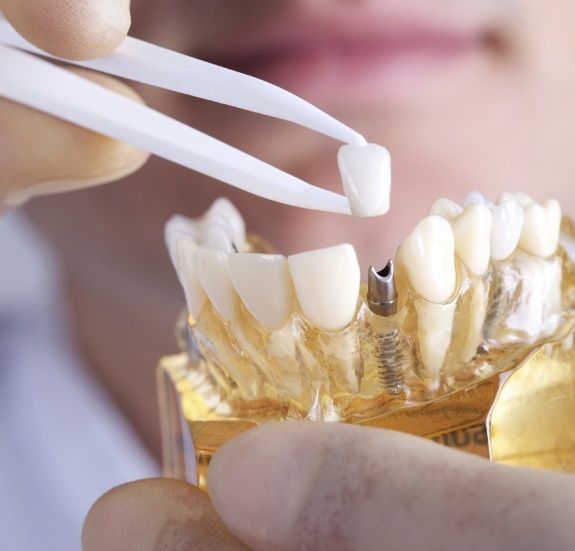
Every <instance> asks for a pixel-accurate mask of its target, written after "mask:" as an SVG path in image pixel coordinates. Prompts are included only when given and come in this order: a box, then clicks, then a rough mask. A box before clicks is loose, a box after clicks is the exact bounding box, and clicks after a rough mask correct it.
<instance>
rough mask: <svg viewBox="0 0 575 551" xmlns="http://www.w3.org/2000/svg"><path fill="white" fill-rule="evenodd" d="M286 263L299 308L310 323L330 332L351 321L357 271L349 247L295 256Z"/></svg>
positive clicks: (357, 288)
mask: <svg viewBox="0 0 575 551" xmlns="http://www.w3.org/2000/svg"><path fill="white" fill-rule="evenodd" d="M288 264H289V269H290V272H291V276H292V280H293V283H294V287H295V292H296V295H297V298H298V301H299V304H300V307H301V309H302V311H303V313H304V315H305V316H306V318H307V319H308V320H309V321H311V322H312V323H314V324H315V325H317V326H319V327H321V328H323V329H326V330H330V331H337V330H339V329H342V328H343V327H345V326H346V325H348V324H349V323H350V322H351V321H352V319H353V318H354V317H355V311H356V307H357V299H358V296H359V286H360V269H359V264H358V261H357V256H356V254H355V250H354V248H353V247H352V246H351V245H348V244H343V245H338V246H335V247H329V248H327V249H319V250H316V251H309V252H305V253H299V254H295V255H293V256H290V257H289V258H288Z"/></svg>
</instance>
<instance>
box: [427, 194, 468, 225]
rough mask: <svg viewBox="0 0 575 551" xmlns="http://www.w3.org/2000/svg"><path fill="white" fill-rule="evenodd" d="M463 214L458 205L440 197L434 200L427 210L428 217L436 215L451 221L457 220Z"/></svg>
mask: <svg viewBox="0 0 575 551" xmlns="http://www.w3.org/2000/svg"><path fill="white" fill-rule="evenodd" d="M462 212H463V208H462V207H461V206H460V205H458V204H457V203H456V202H455V201H452V200H451V199H446V198H445V197H440V198H439V199H436V200H435V201H434V203H433V205H431V208H430V209H429V213H428V214H429V215H433V214H436V215H437V216H443V218H446V219H447V220H453V219H454V218H457V217H458V216H459V215H460V214H461V213H462Z"/></svg>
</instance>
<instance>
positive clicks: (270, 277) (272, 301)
mask: <svg viewBox="0 0 575 551" xmlns="http://www.w3.org/2000/svg"><path fill="white" fill-rule="evenodd" d="M228 265H229V270H230V277H231V280H232V283H233V285H234V287H235V288H236V291H237V292H238V294H239V295H240V298H241V299H242V301H243V303H244V305H245V307H246V308H247V309H248V310H249V312H250V313H251V314H252V315H253V316H254V318H256V320H257V321H258V322H259V323H260V324H261V325H262V326H263V327H265V328H267V329H279V328H280V327H282V326H283V325H285V323H286V322H287V320H288V318H289V315H290V313H291V310H292V305H293V303H294V294H293V285H292V282H291V278H290V274H289V268H288V263H287V259H286V258H285V257H284V256H281V255H270V254H232V255H230V256H229V258H228Z"/></svg>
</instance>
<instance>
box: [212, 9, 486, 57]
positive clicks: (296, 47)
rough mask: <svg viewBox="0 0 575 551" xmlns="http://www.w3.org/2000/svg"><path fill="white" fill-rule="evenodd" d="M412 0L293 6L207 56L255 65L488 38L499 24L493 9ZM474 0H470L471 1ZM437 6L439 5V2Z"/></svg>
mask: <svg viewBox="0 0 575 551" xmlns="http://www.w3.org/2000/svg"><path fill="white" fill-rule="evenodd" d="M412 3H413V2H410V1H409V0H404V1H403V2H398V3H397V4H395V5H392V3H391V2H387V3H382V4H383V5H382V6H379V7H377V9H376V8H367V7H366V8H362V7H361V5H358V6H355V5H354V9H345V10H341V9H340V10H335V9H329V10H321V13H320V12H319V11H313V12H311V11H310V10H302V9H301V8H300V9H293V10H291V11H290V12H288V13H285V14H280V15H278V17H277V20H276V21H273V22H271V23H270V24H266V25H265V26H263V27H262V28H259V29H256V30H253V32H250V33H246V35H247V36H242V37H241V38H239V39H231V40H229V41H228V42H226V43H224V45H223V46H222V48H221V49H220V48H218V49H217V50H213V51H212V52H210V53H207V52H206V53H207V55H204V56H202V57H208V58H209V59H210V60H211V61H215V62H219V63H221V64H223V65H228V66H229V65H238V64H240V65H241V64H242V63H244V62H248V63H251V62H253V61H254V60H256V61H257V60H259V59H261V58H264V59H266V58H270V57H273V56H274V55H278V54H279V55H281V54H282V53H286V52H289V53H300V52H301V53H305V52H313V51H314V50H317V49H320V48H340V49H341V50H342V51H343V50H344V49H345V48H346V47H347V48H349V47H354V46H358V45H364V46H369V45H370V44H375V43H377V44H380V45H381V44H382V43H384V44H385V43H387V44H389V45H390V46H392V45H394V44H400V43H402V42H403V43H405V42H409V41H414V40H419V41H428V42H435V43H440V42H443V43H451V44H457V43H468V42H469V41H471V40H477V39H479V38H481V37H483V36H484V35H485V34H486V33H487V32H488V31H489V30H490V29H491V27H492V26H493V17H492V15H493V14H491V13H489V16H488V14H487V12H485V13H482V15H479V14H468V15H467V17H453V16H452V14H451V13H449V12H448V13H447V14H442V13H440V12H441V10H439V9H433V10H432V9H426V10H423V9H421V7H419V6H418V7H417V9H414V8H413V7H409V4H412ZM465 4H468V3H465ZM436 7H437V6H436Z"/></svg>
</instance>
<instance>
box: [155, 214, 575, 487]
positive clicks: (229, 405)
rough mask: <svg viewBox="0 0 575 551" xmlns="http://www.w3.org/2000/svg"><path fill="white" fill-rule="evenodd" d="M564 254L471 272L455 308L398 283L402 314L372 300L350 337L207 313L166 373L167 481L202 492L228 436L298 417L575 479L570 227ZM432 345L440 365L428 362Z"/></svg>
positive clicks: (573, 239)
mask: <svg viewBox="0 0 575 551" xmlns="http://www.w3.org/2000/svg"><path fill="white" fill-rule="evenodd" d="M561 243H562V245H561V246H560V248H559V249H558V251H557V253H556V254H554V255H553V256H551V257H549V258H546V259H542V258H538V257H535V256H532V255H529V254H527V253H525V252H522V251H520V250H518V251H516V252H515V253H514V254H513V255H512V256H511V257H510V258H509V259H507V260H505V261H499V262H492V263H491V266H490V269H489V270H488V272H487V273H486V274H485V275H484V276H483V277H481V278H479V277H477V276H473V275H470V274H468V273H467V272H466V271H465V270H464V269H463V267H462V266H459V268H458V274H459V280H458V292H457V294H456V296H454V297H452V298H451V299H450V300H449V301H448V302H447V303H446V304H444V305H432V304H431V303H426V302H425V301H423V299H422V298H421V297H418V296H415V295H414V294H413V293H412V291H410V289H409V287H408V285H407V282H406V279H405V277H404V276H403V275H402V274H401V272H400V271H399V272H398V273H397V286H398V292H399V297H400V298H401V302H400V304H399V307H398V311H397V314H395V315H394V316H391V317H389V318H382V317H378V316H375V315H374V314H372V313H371V312H370V310H369V309H368V308H367V305H366V303H365V289H363V290H362V294H361V298H360V300H359V302H358V308H357V314H356V318H355V320H353V321H352V323H350V324H349V325H348V327H346V328H345V329H343V330H341V331H338V332H326V331H322V330H320V329H318V328H317V327H311V326H310V325H309V324H308V322H307V321H306V320H305V319H304V317H303V316H302V315H301V314H300V313H298V312H297V311H296V312H295V313H294V314H293V316H292V318H291V319H290V320H289V322H288V323H287V324H286V326H285V327H283V328H281V329H280V330H277V331H266V330H264V329H263V328H262V327H260V326H259V325H258V324H257V322H256V321H255V320H254V319H253V318H252V317H251V316H250V315H249V313H248V312H247V311H244V310H241V312H240V314H239V315H238V316H237V319H235V320H233V322H227V321H224V320H222V319H221V318H219V317H218V315H217V314H216V313H215V312H214V311H213V309H212V308H211V305H210V304H209V302H207V303H206V305H205V307H204V308H203V310H202V311H201V313H200V314H199V316H198V319H197V320H191V319H183V320H181V322H180V324H179V326H178V331H179V335H180V344H181V352H180V353H179V354H178V355H176V356H172V357H168V358H164V359H163V360H162V361H161V364H160V367H159V372H158V373H159V377H160V381H161V385H160V395H161V399H162V401H163V406H162V410H163V412H164V436H165V457H166V471H167V474H170V475H176V476H184V477H186V478H188V479H190V480H193V481H194V480H195V481H197V482H198V483H199V484H200V486H202V485H203V484H204V482H205V480H204V469H205V467H206V466H207V464H208V462H209V458H210V457H211V455H212V454H213V453H214V452H215V451H216V450H217V448H218V447H219V446H220V445H221V444H222V443H223V442H225V441H226V440H227V439H228V438H230V437H231V436H233V435H235V434H237V433H239V432H241V431H243V430H247V429H249V428H251V427H253V426H256V425H259V424H262V423H267V422H270V421H281V420H286V419H309V420H324V421H338V422H346V423H355V424H361V425H365V426H371V427H382V428H391V429H395V430H400V431H404V432H409V433H412V434H416V435H420V436H424V437H427V438H432V439H434V440H436V441H437V442H439V443H441V444H445V445H449V446H454V447H458V448H460V449H463V450H466V451H469V452H472V453H476V454H479V455H483V456H485V457H491V459H492V460H494V461H500V462H503V463H507V464H513V465H525V466H536V467H542V468H551V469H557V470H563V471H575V349H574V348H573V330H574V327H575V264H574V261H575V259H574V258H573V257H572V256H570V254H572V252H573V248H572V246H573V244H574V243H575V232H574V231H573V226H572V224H571V223H570V222H569V221H568V220H567V219H565V220H564V222H563V227H562V236H561ZM430 309H431V311H432V314H431V318H430V317H429V311H430ZM428 319H432V320H439V321H441V323H437V324H428V323H426V322H425V320H428ZM426 339H431V340H432V342H434V343H435V344H436V346H435V347H434V348H433V353H432V354H431V353H429V347H428V350H427V351H425V352H424V353H422V348H424V347H422V346H421V343H424V342H427V341H426ZM170 411H177V412H178V413H177V414H175V413H171V414H170V413H169V412H170ZM176 425H177V428H174V427H176ZM185 441H187V442H188V444H187V445H186V444H185ZM186 446H187V448H186ZM192 449H193V451H192ZM186 450H187V451H186ZM190 464H192V465H194V469H195V468H196V466H197V471H193V472H192V469H191V468H189V465H190ZM186 465H188V466H186ZM196 477H197V478H196Z"/></svg>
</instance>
